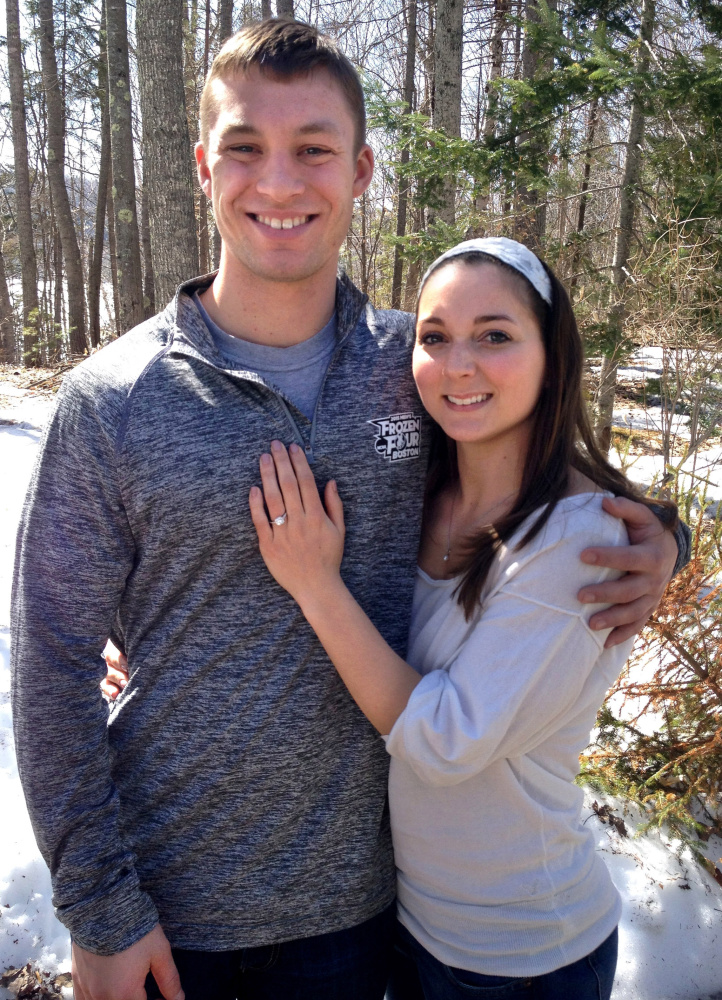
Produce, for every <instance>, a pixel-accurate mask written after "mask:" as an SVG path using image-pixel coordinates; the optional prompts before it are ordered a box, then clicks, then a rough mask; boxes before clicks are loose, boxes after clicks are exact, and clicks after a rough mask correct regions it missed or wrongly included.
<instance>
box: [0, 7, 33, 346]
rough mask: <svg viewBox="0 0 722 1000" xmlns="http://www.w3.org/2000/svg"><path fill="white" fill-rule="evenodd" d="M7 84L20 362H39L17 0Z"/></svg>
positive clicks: (11, 10)
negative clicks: (19, 292) (20, 292)
mask: <svg viewBox="0 0 722 1000" xmlns="http://www.w3.org/2000/svg"><path fill="white" fill-rule="evenodd" d="M6 11H7V47H8V83H9V89H10V108H11V114H12V133H13V156H14V165H15V213H16V215H15V218H16V225H17V232H18V245H19V250H20V274H21V279H22V289H23V362H24V363H25V364H26V365H39V364H40V336H39V329H40V304H39V301H38V265H37V260H36V258H35V243H34V241H33V219H32V205H31V200H30V168H29V166H28V133H27V126H26V123H25V94H24V87H23V61H22V49H21V46H20V12H19V9H18V0H6Z"/></svg>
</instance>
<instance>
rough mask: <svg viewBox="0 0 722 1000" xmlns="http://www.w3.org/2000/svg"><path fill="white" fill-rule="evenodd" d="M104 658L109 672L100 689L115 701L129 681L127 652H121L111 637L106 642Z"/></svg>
mask: <svg viewBox="0 0 722 1000" xmlns="http://www.w3.org/2000/svg"><path fill="white" fill-rule="evenodd" d="M103 659H104V660H105V664H106V667H107V668H108V672H107V674H106V675H105V677H104V678H103V679H102V681H101V682H100V690H101V691H102V692H103V694H104V695H105V696H106V697H107V698H110V700H111V701H115V699H116V698H117V697H118V695H119V694H120V692H121V691H122V690H123V688H124V687H125V685H126V684H127V683H128V661H127V659H126V657H125V653H121V651H120V650H119V649H118V647H117V646H115V645H114V644H113V643H112V642H111V641H110V639H108V641H107V642H106V644H105V649H104V650H103Z"/></svg>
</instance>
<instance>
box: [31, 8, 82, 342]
mask: <svg viewBox="0 0 722 1000" xmlns="http://www.w3.org/2000/svg"><path fill="white" fill-rule="evenodd" d="M38 18H39V21H40V57H41V62H42V69H43V89H44V90H45V100H46V103H47V108H48V180H49V181H50V190H51V192H52V195H53V204H54V206H55V218H56V221H57V226H58V231H59V232H60V241H61V244H62V249H63V260H64V263H65V273H66V276H67V281H68V318H69V327H70V353H71V354H83V353H84V352H85V351H87V349H88V342H87V340H86V337H85V283H84V280H83V264H82V261H81V259H80V248H79V246H78V235H77V233H76V231H75V222H74V221H73V212H72V209H71V207H70V199H69V197H68V189H67V187H66V184H65V108H64V106H63V96H62V93H61V90H60V82H59V80H58V64H57V60H56V58H55V26H54V22H53V0H38ZM61 286H62V282H61Z"/></svg>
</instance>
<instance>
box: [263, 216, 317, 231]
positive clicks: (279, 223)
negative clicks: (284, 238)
mask: <svg viewBox="0 0 722 1000" xmlns="http://www.w3.org/2000/svg"><path fill="white" fill-rule="evenodd" d="M256 222H262V223H263V225H264V226H270V227H271V229H295V227H296V226H302V225H303V223H304V222H308V216H307V215H297V216H296V217H295V218H294V219H272V218H271V217H270V216H268V215H257V216H256Z"/></svg>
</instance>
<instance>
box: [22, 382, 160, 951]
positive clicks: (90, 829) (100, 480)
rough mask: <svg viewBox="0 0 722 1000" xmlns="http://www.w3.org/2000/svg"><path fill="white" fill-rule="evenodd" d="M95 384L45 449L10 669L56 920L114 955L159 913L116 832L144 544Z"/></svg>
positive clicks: (74, 403)
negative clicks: (117, 686)
mask: <svg viewBox="0 0 722 1000" xmlns="http://www.w3.org/2000/svg"><path fill="white" fill-rule="evenodd" d="M82 367H83V366H81V368H82ZM96 381H97V380H94V379H93V378H92V376H89V375H88V374H87V372H84V371H81V369H78V370H76V372H74V373H73V376H72V377H70V378H68V379H66V382H65V384H64V385H63V388H62V390H61V393H60V394H59V399H58V405H57V408H56V412H55V414H54V416H53V418H52V420H51V422H50V424H49V427H48V429H47V431H46V435H45V438H44V441H43V444H42V446H41V450H40V455H39V458H38V462H37V464H36V467H35V470H34V473H33V477H32V480H31V484H30V489H29V492H28V495H27V498H26V501H25V507H24V511H23V517H22V520H21V524H20V529H19V533H18V539H17V548H16V557H15V573H14V580H13V601H12V633H13V638H12V651H11V665H12V701H13V719H14V731H15V744H16V752H17V757H18V767H19V771H20V778H21V781H22V784H23V789H24V792H25V798H26V801H27V805H28V810H29V813H30V817H31V820H32V823H33V827H34V830H35V835H36V838H37V842H38V846H39V848H40V851H41V853H42V855H43V857H44V858H45V860H46V862H47V864H48V867H49V868H50V872H51V876H52V882H53V902H54V905H55V907H56V910H57V913H58V917H59V918H60V920H61V921H62V922H63V923H64V924H65V925H66V926H67V927H68V929H69V930H70V932H71V935H72V937H73V939H74V940H75V941H76V942H77V943H78V944H79V945H80V946H81V947H83V948H85V949H87V950H89V951H91V952H94V953H96V954H99V955H108V954H113V953H116V952H118V951H122V950H123V949H125V948H127V947H129V946H130V945H131V944H133V943H134V942H135V941H137V940H138V939H139V938H140V937H142V936H143V935H144V934H146V933H147V932H148V931H149V930H151V928H152V927H153V926H154V924H155V923H157V920H158V916H157V912H156V910H155V907H154V905H153V903H152V901H151V899H150V897H149V896H148V895H147V894H146V893H145V892H143V891H142V890H141V889H140V887H139V884H138V877H137V874H136V871H135V868H134V857H133V855H132V854H131V853H130V852H129V851H128V850H127V849H126V848H125V846H124V844H123V839H122V837H121V835H120V833H119V827H118V795H117V791H116V788H115V786H114V784H113V782H112V780H111V775H110V761H109V752H108V738H107V717H108V713H107V709H106V706H105V704H104V702H103V700H102V697H101V694H100V691H99V688H98V684H99V681H100V679H101V678H102V677H103V675H104V673H105V669H104V664H103V661H102V659H101V651H102V649H103V646H104V644H105V640H106V638H107V636H108V635H109V632H110V629H111V624H112V621H113V617H114V614H115V612H116V610H117V608H118V605H119V601H120V597H121V594H122V592H123V588H124V586H125V581H126V578H127V576H128V574H129V573H130V572H131V570H132V567H133V563H134V558H135V548H134V542H133V537H132V533H131V530H130V527H129V524H128V520H127V517H126V514H125V510H124V506H123V501H122V498H121V495H120V489H119V485H118V477H117V474H116V459H115V440H114V436H113V432H112V427H111V421H109V420H108V410H109V405H110V404H108V396H109V392H108V390H107V387H105V392H104V387H103V386H100V385H97V384H94V382H96ZM101 405H102V406H103V407H104V412H103V417H102V418H101V415H100V413H99V409H98V407H99V406H101ZM121 405H122V404H121V402H119V403H118V404H117V407H118V408H120V407H121ZM110 410H112V405H110Z"/></svg>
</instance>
